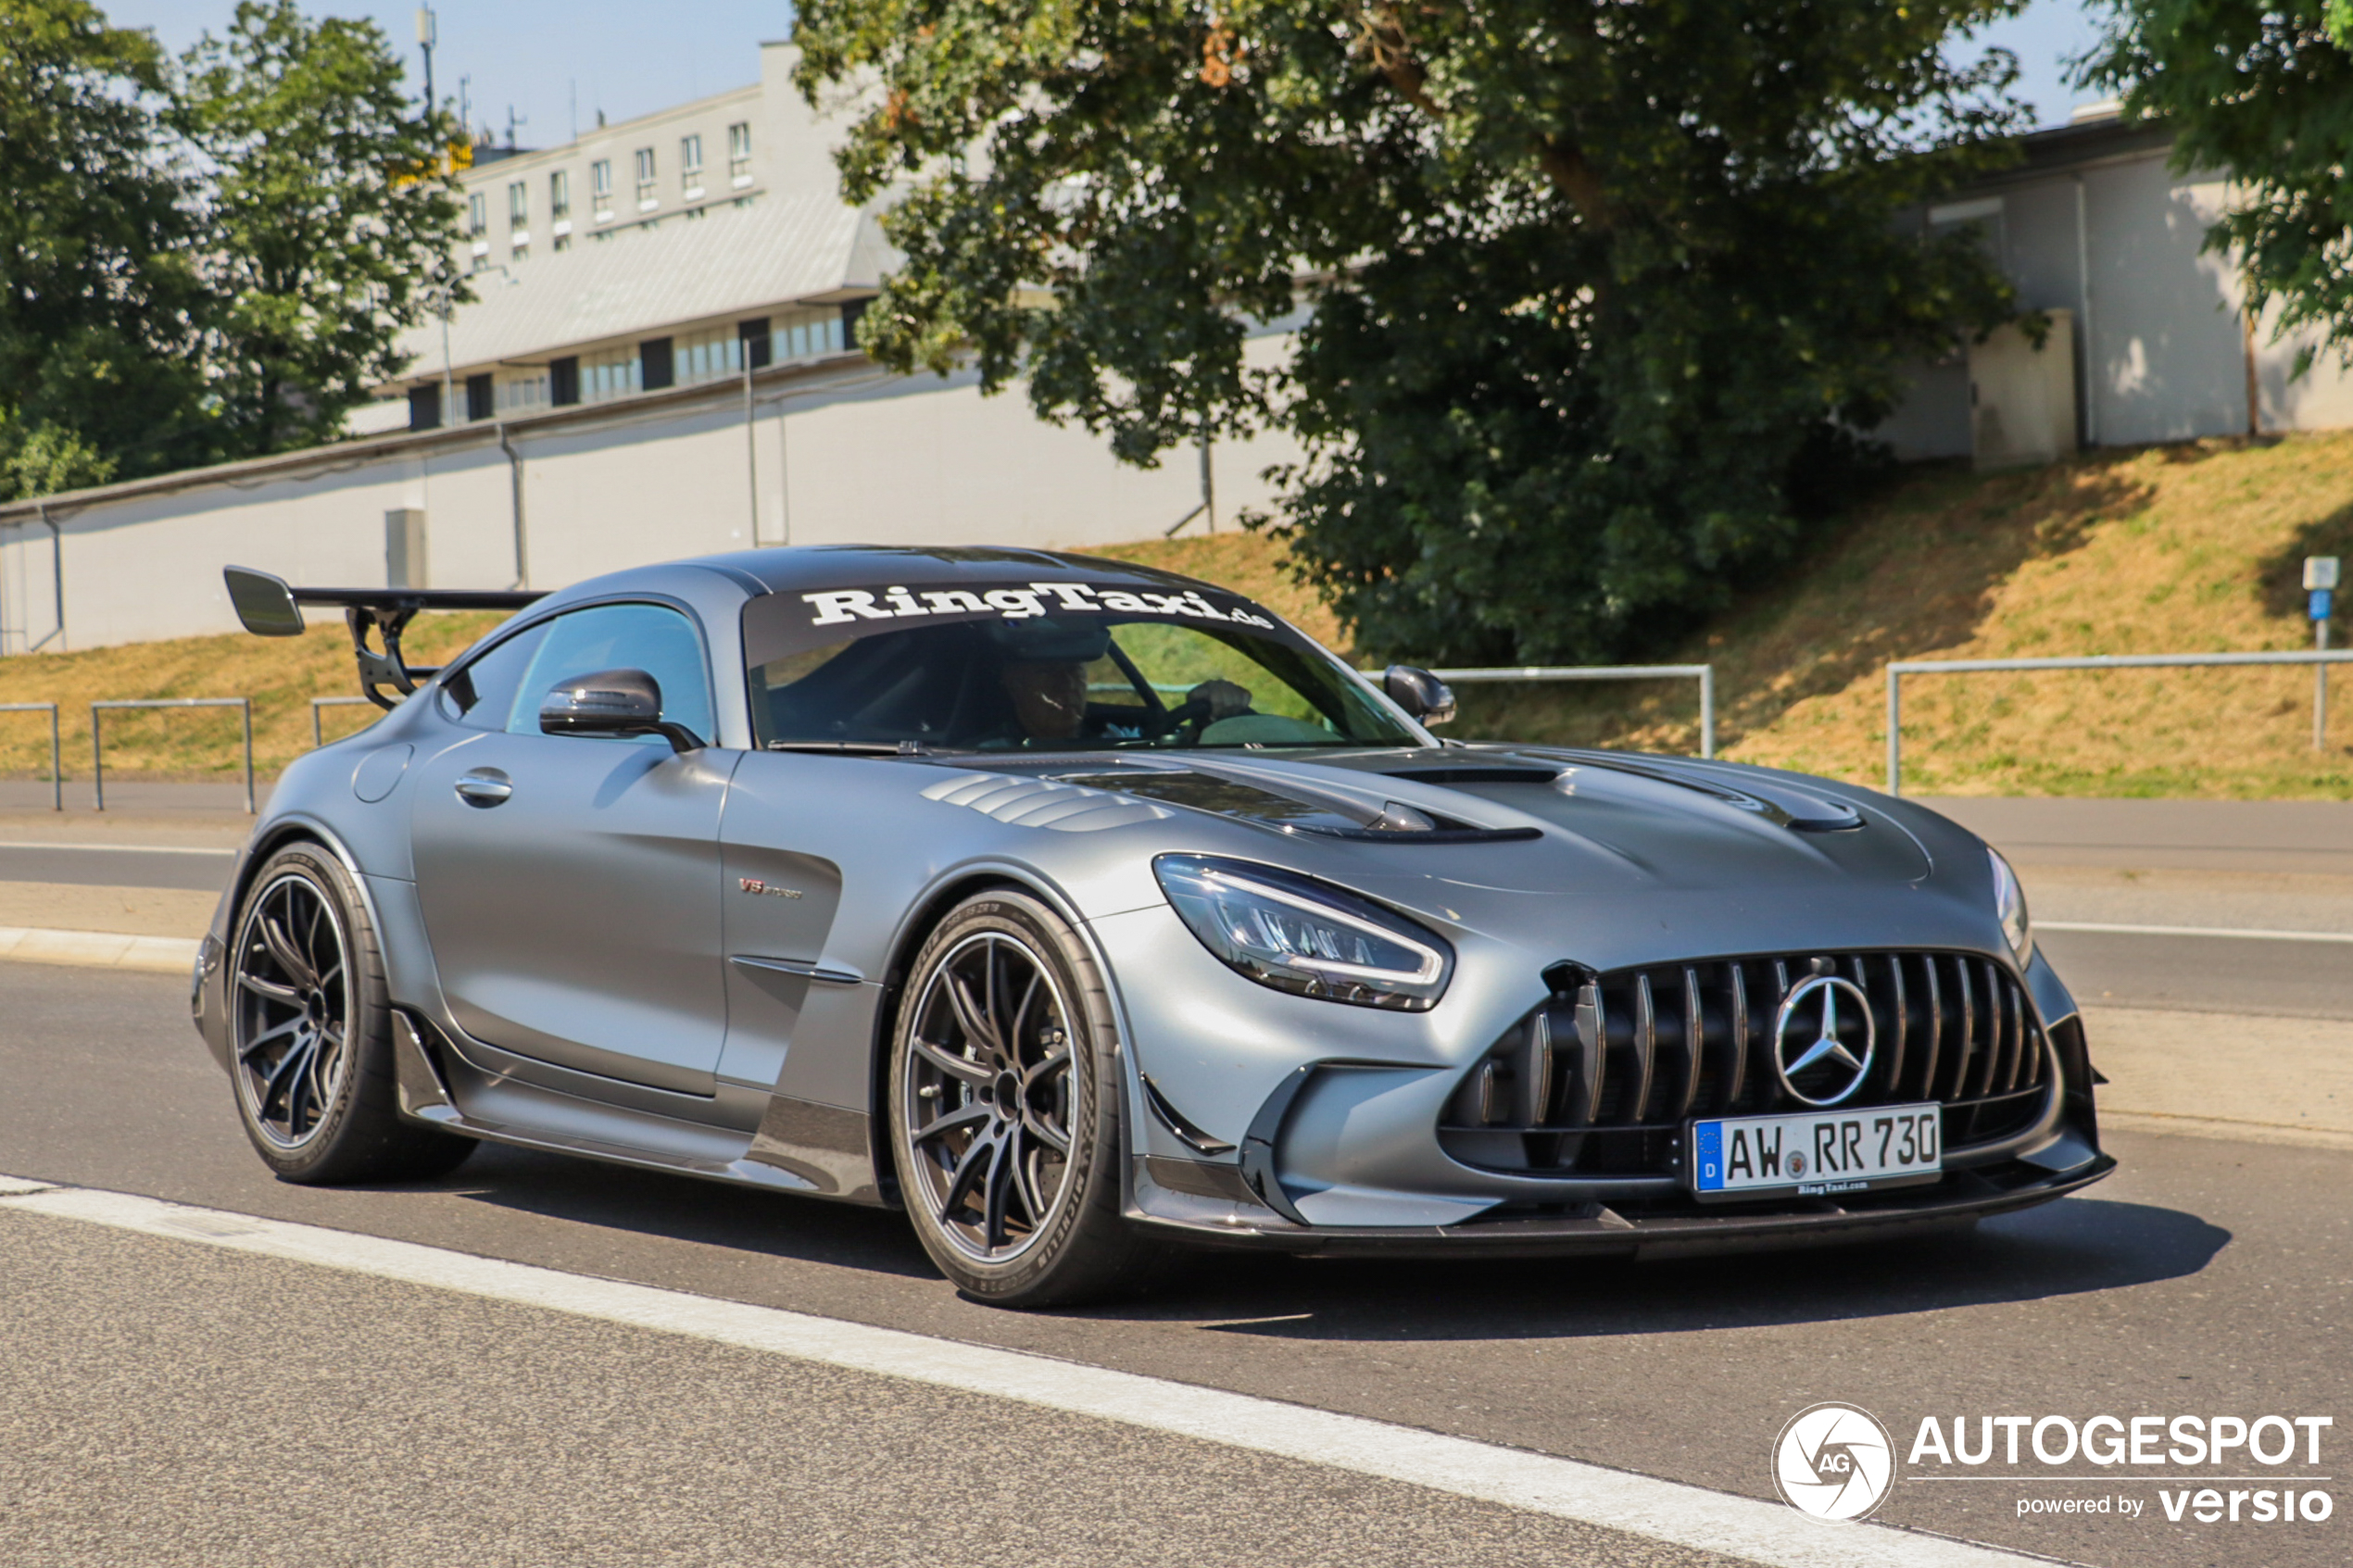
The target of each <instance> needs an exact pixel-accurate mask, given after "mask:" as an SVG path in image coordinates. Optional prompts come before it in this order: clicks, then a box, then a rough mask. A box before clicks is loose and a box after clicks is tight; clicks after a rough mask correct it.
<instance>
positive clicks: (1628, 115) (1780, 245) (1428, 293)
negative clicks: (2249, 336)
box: [796, 0, 2021, 661]
mask: <svg viewBox="0 0 2353 1568" xmlns="http://www.w3.org/2000/svg"><path fill="white" fill-rule="evenodd" d="M2014 9H2016V6H2015V4H2013V3H2012V0H1912V3H1911V4H1908V5H1901V6H1899V5H1894V4H1889V3H1887V0H1655V3H1653V4H1648V5H1642V6H1591V5H1584V4H1564V3H1562V0H1480V3H1473V0H1420V3H1417V4H1416V5H1412V6H1404V5H1398V4H1394V3H1382V0H1373V3H1354V4H1352V3H1347V0H1227V3H1226V4H1223V5H1218V6H1211V5H1204V4H1200V3H1193V0H803V3H802V4H801V6H800V7H799V19H798V22H797V24H796V38H797V40H798V41H799V44H801V46H802V49H803V51H804V53H803V55H802V58H801V61H800V64H799V84H800V86H801V88H802V90H803V91H804V93H806V94H808V95H809V96H810V97H811V98H812V101H813V102H824V101H827V100H829V99H839V100H842V101H845V102H847V103H848V104H849V106H850V107H851V112H852V114H853V117H854V128H853V130H852V132H851V133H850V135H849V142H848V144H847V146H846V148H845V149H844V151H843V153H842V155H841V167H842V169H843V174H844V182H845V188H846V192H847V194H849V196H850V197H851V198H852V199H853V200H859V201H864V200H868V199H872V198H874V197H875V196H876V195H878V194H885V193H888V194H890V195H891V196H892V198H893V200H894V206H893V207H892V210H891V212H890V214H889V216H888V219H887V227H888V232H889V233H890V236H891V238H892V239H893V241H894V242H895V243H896V244H897V245H899V246H900V249H901V250H902V251H903V252H904V254H905V262H904V265H903V267H902V268H901V269H900V270H899V271H898V273H897V274H896V275H895V276H894V277H893V279H892V280H891V282H890V283H889V286H888V288H887V291H886V292H885V294H884V295H883V297H882V298H881V299H880V300H878V301H877V302H876V303H875V307H872V308H870V309H869V310H868V311H867V313H866V315H865V317H864V318H863V320H862V324H861V330H860V337H861V341H862V344H863V345H865V346H866V347H867V349H868V350H869V351H870V352H872V353H873V354H875V356H876V357H877V358H879V359H881V360H882V361H883V362H884V363H886V364H889V365H892V366H894V367H897V368H900V369H912V368H915V367H918V366H925V367H929V368H933V369H944V368H946V367H947V366H949V365H950V364H952V363H956V362H959V361H961V360H963V359H965V358H969V359H970V360H972V361H974V362H976V364H977V366H978V370H979V372H980V375H981V378H982V381H983V384H984V385H985V386H986V387H988V388H989V389H992V390H994V389H997V388H1000V387H1002V386H1004V385H1006V384H1007V383H1010V382H1011V381H1013V379H1014V378H1015V377H1016V376H1020V377H1026V380H1027V383H1028V389H1029V395H1030V398H1031V401H1032V404H1033V406H1034V407H1035V408H1036V409H1037V410H1038V413H1040V414H1041V415H1043V416H1045V417H1048V418H1053V419H1076V420H1080V421H1082V422H1084V423H1085V424H1086V425H1087V426H1088V427H1089V428H1090V429H1093V430H1095V431H1098V432H1101V433H1105V434H1106V435H1107V436H1108V437H1109V439H1110V442H1111V444H1112V446H1113V448H1114V451H1115V452H1117V453H1118V454H1119V455H1120V456H1121V457H1123V458H1126V459H1128V460H1130V461H1137V462H1146V463H1149V462H1151V460H1152V459H1153V458H1154V457H1155V455H1156V454H1158V453H1160V452H1163V451H1165V450H1167V449H1168V448H1169V447H1171V446H1173V445H1177V444H1179V443H1183V442H1189V441H1191V440H1193V439H1196V438H1197V437H1198V436H1199V435H1201V434H1202V433H1204V432H1208V433H1229V432H1241V431H1247V430H1251V429H1253V428H1256V427H1258V426H1261V425H1263V424H1267V423H1273V424H1277V425H1280V426H1283V427H1286V428H1288V429H1290V431H1292V432H1294V433H1296V434H1297V435H1299V436H1300V437H1301V438H1302V440H1303V442H1304V443H1305V445H1306V447H1307V450H1308V453H1309V458H1308V460H1307V461H1306V462H1305V463H1304V464H1303V465H1302V466H1301V468H1300V469H1299V470H1297V471H1295V472H1293V473H1292V474H1290V476H1289V477H1290V488H1289V491H1288V499H1287V502H1286V512H1285V516H1284V519H1283V526H1284V527H1285V528H1286V529H1287V531H1288V533H1289V536H1290V546H1291V550H1292V554H1293V557H1294V558H1295V559H1296V560H1298V561H1299V562H1300V563H1302V569H1303V571H1305V573H1306V574H1307V575H1308V577H1309V578H1310V579H1311V580H1312V581H1314V582H1315V583H1317V584H1319V585H1320V586H1321V587H1322V588H1323V589H1324V591H1325V592H1326V593H1327V595H1328V596H1330V597H1331V598H1332V599H1333V601H1334V603H1335V605H1336V608H1338V609H1339V610H1340V613H1341V614H1342V615H1343V616H1345V617H1346V618H1348V619H1349V620H1350V621H1353V622H1354V624H1355V627H1356V630H1357V633H1358V636H1359V640H1360V642H1361V643H1363V644H1364V645H1365V646H1366V647H1367V648H1368V649H1371V650H1378V651H1381V652H1388V653H1400V654H1406V653H1410V654H1414V655H1418V656H1420V657H1423V658H1426V659H1431V660H1433V661H1436V660H1441V659H1442V660H1453V659H1464V660H1485V659H1603V658H1608V657H1611V656H1614V655H1617V654H1621V653H1623V652H1625V651H1628V650H1629V649H1630V648H1633V647H1635V646H1640V645H1642V644H1644V643H1655V642H1659V641H1663V640H1665V639H1667V637H1669V636H1671V635H1673V634H1675V633H1678V632H1680V630H1682V629H1684V627H1685V626H1686V625H1687V624H1688V622H1689V620H1690V616H1691V613H1692V612H1695V611H1705V610H1707V609H1710V608H1716V607H1717V606H1719V605H1721V604H1722V603H1724V602H1726V600H1727V598H1728V596H1729V595H1730V590H1731V587H1732V585H1733V584H1734V583H1736V582H1737V581H1738V580H1739V578H1740V577H1741V575H1742V574H1743V572H1744V571H1749V570H1751V569H1753V568H1755V567H1756V566H1757V565H1759V564H1760V563H1762V562H1765V561H1767V560H1769V559H1770V558H1773V557H1774V556H1775V555H1777V554H1778V553H1780V552H1781V551H1783V550H1785V549H1786V548H1787V547H1788V546H1789V545H1790V544H1791V543H1792V542H1793V540H1794V539H1795V537H1796V536H1797V535H1798V533H1799V532H1800V530H1801V527H1802V524H1801V523H1800V522H1799V521H1797V513H1798V511H1799V510H1800V509H1801V507H1800V503H1801V501H1802V499H1803V492H1804V490H1805V488H1806V483H1805V482H1806V478H1807V476H1808V475H1809V474H1819V473H1821V472H1824V471H1827V467H1828V466H1831V465H1826V464H1825V462H1824V461H1823V460H1824V459H1826V458H1833V457H1835V456H1836V455H1837V454H1839V453H1840V452H1842V451H1845V452H1852V451H1853V450H1854V448H1855V446H1856V440H1855V435H1854V433H1855V432H1857V431H1860V430H1865V429H1868V428H1869V426H1870V425H1871V424H1873V423H1874V422H1876V421H1877V420H1879V419H1881V417H1883V416H1884V415H1885V413H1886V412H1887V411H1888V410H1889V409H1891V408H1893V406H1894V403H1895V401H1896V399H1897V397H1898V395H1899V394H1900V391H1901V378H1902V367H1903V365H1904V364H1905V362H1906V360H1907V359H1908V358H1912V357H1915V356H1919V355H1922V354H1933V353H1937V352H1941V351H1943V350H1944V349H1945V348H1947V347H1949V346H1950V345H1951V344H1952V343H1953V341H1954V339H1955V335H1956V334H1957V332H1962V331H1966V330H1969V329H1975V328H1982V327H1985V326H1988V325H1991V324H1993V323H1994V322H1995V321H1997V320H2001V319H2003V318H2004V317H2005V316H2006V315H2007V314H2008V313H2009V309H2010V301H2009V297H2008V293H2007V289H2006V287H2005V286H2004V284H2003V283H2002V282H2000V280H1999V279H1998V278H1997V277H1996V276H1994V273H1993V271H1992V270H1991V268H1990V267H1989V266H1988V265H1987V264H1986V262H1985V261H1984V260H1983V258H1982V256H1981V255H1980V254H1979V253H1978V251H1977V250H1976V248H1975V247H1974V246H1973V245H1972V243H1971V241H1970V240H1969V238H1968V237H1967V236H1956V237H1952V238H1950V239H1947V240H1945V241H1943V242H1936V243H1931V242H1930V241H1929V240H1927V239H1925V238H1924V237H1923V236H1921V234H1920V233H1919V226H1918V224H1917V223H1914V224H1911V225H1908V226H1907V225H1905V224H1903V223H1900V222H1898V221H1897V219H1898V217H1899V214H1900V213H1901V211H1902V209H1904V208H1905V207H1906V205H1907V204H1910V203H1914V202H1917V201H1919V200H1921V199H1923V198H1924V197H1927V196H1930V195H1931V194H1936V193H1939V192H1941V191H1943V190H1944V189H1947V188H1949V187H1950V186H1952V185H1953V184H1955V183H1957V182H1960V181H1961V180H1963V179H1965V178H1967V177H1968V176H1969V175H1970V174H1972V173H1974V172H1976V171H1979V170H1982V169H1986V168H1988V167H1990V166H1992V165H1993V164H1994V163H1996V162H1998V161H2000V160H2002V159H2003V158H2005V157H2008V156H2011V153H2010V148H2009V144H2007V142H2006V141H2005V140H2004V138H2005V137H2006V135H2007V133H2008V132H2013V131H2015V130H2017V129H2019V128H2020V125H2021V113H2020V108H2019V107H2018V106H2017V105H2015V104H2014V103H2012V102H2011V101H2010V100H2009V99H2008V98H2007V96H2006V95H2005V93H2004V89H2005V88H2006V87H2007V83H2008V82H2009V80H2010V78H2011V76H2012V75H2013V74H2014V69H2015V68H2014V63H2013V62H2012V61H2011V60H2010V59H2009V58H2008V57H2007V56H2005V55H2002V54H2001V53H2000V52H1998V51H1995V52H1991V53H1989V54H1987V55H1986V56H1984V57H1982V58H1981V59H1979V60H1977V61H1976V62H1975V63H1973V64H1965V65H1954V64H1950V63H1948V62H1947V59H1946V56H1945V53H1944V51H1945V48H1946V45H1947V44H1948V42H1950V41H1951V40H1952V39H1953V38H1954V36H1955V34H1956V31H1957V30H1965V29H1967V28H1969V27H1970V26H1973V25H1976V24H1978V23H1981V22H1983V21H1986V20H1989V19H1993V18H1995V17H1997V16H2001V15H2004V14H2007V13H2008V12H2010V11H2012V10H2014ZM1302 305H1304V306H1306V307H1310V309H1309V311H1308V313H1307V314H1306V316H1305V318H1304V320H1303V323H1302V325H1301V326H1300V328H1299V332H1298V336H1297V339H1296V344H1295V352H1294V353H1293V354H1292V356H1291V357H1290V360H1289V362H1288V363H1285V364H1279V365H1276V364H1254V362H1253V360H1252V357H1251V356H1250V355H1249V354H1248V353H1247V352H1246V344H1247V340H1248V338H1249V336H1250V334H1251V332H1252V331H1253V330H1254V329H1253V324H1254V323H1257V324H1265V323H1275V322H1278V321H1282V320H1285V319H1286V318H1290V316H1291V313H1292V312H1293V311H1294V309H1295V308H1297V307H1300V306H1302Z"/></svg>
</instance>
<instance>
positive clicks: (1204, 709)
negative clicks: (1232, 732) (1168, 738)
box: [1161, 696, 1217, 746]
mask: <svg viewBox="0 0 2353 1568" xmlns="http://www.w3.org/2000/svg"><path fill="white" fill-rule="evenodd" d="M1162 718H1163V719H1164V721H1165V722H1166V728H1165V729H1164V730H1163V731H1162V732H1161V733H1162V734H1169V733H1171V732H1173V733H1175V734H1176V743H1175V744H1176V745H1177V746H1199V745H1200V744H1201V737H1202V731H1204V730H1206V729H1208V728H1209V726H1210V725H1211V724H1213V723H1214V722H1216V720H1217V709H1216V706H1215V705H1214V704H1213V703H1212V702H1211V701H1210V700H1209V699H1208V698H1207V697H1205V696H1197V697H1192V698H1189V700H1187V701H1184V702H1180V703H1178V704H1177V705H1176V707H1174V708H1172V709H1168V710H1167V712H1165V713H1164V714H1163V715H1162Z"/></svg>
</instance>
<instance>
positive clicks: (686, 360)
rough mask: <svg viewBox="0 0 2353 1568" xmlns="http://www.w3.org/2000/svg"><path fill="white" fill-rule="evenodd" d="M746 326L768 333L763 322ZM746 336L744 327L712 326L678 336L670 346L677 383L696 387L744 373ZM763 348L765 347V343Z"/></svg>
mask: <svg viewBox="0 0 2353 1568" xmlns="http://www.w3.org/2000/svg"><path fill="white" fill-rule="evenodd" d="M745 325H752V326H757V327H759V328H760V329H761V332H763V333H764V332H766V330H767V323H766V322H764V321H761V322H750V323H745ZM745 337H746V334H745V332H744V331H743V328H742V327H741V326H736V327H711V328H709V329H706V330H705V331H702V332H682V333H681V334H679V336H678V337H676V338H675V339H673V341H672V347H671V360H672V365H673V370H675V371H676V374H677V384H679V385H680V386H693V385H695V384H696V383H699V382H707V381H717V380H719V379H720V378H722V377H724V376H734V375H740V374H742V373H743V368H744V358H743V355H744V342H745ZM762 346H765V345H764V343H763V345H762ZM761 362H762V363H765V361H764V360H763V361H761Z"/></svg>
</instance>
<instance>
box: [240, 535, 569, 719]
mask: <svg viewBox="0 0 2353 1568" xmlns="http://www.w3.org/2000/svg"><path fill="white" fill-rule="evenodd" d="M220 576H221V580H222V581H223V582H224V583H227V584H228V588H229V602H230V604H231V605H233V607H235V608H236V611H237V620H238V621H239V622H240V623H241V624H242V625H243V626H244V627H245V630H246V631H248V632H251V633H253V634H254V635H255V636H257V637H298V636H300V635H301V634H302V633H303V630H304V622H303V619H302V607H303V606H304V605H331V606H333V607H335V608H339V609H341V610H342V611H343V618H344V623H345V624H346V626H348V627H349V628H350V629H351V649H352V653H353V655H354V656H355V658H356V659H358V661H359V690H360V691H361V693H362V694H364V695H365V696H367V698H368V700H369V701H371V702H372V703H374V704H375V705H376V706H377V707H379V708H384V709H390V708H393V707H394V706H396V704H398V702H399V701H400V699H401V698H402V697H404V696H409V694H410V693H412V692H414V691H415V690H416V689H417V683H418V682H420V681H426V680H431V679H432V678H433V677H434V674H435V673H437V670H438V667H436V666H433V665H416V664H410V663H409V662H408V661H407V660H406V659H403V658H402V657H401V653H400V637H401V633H404V632H406V631H407V630H408V629H409V621H412V620H414V619H415V618H416V616H417V615H418V613H419V612H420V611H422V610H428V609H507V610H514V609H521V608H523V607H524V606H525V605H528V604H533V603H535V602H536V601H538V600H539V599H542V598H545V597H546V595H545V594H544V593H540V592H535V591H530V590H525V589H520V588H504V589H493V588H484V589H477V588H297V587H295V586H294V585H293V584H291V583H287V582H286V580H285V579H283V578H282V577H273V576H271V574H270V573H269V572H266V571H254V570H253V569H252V568H250V567H243V566H231V567H224V568H222V569H221V572H220Z"/></svg>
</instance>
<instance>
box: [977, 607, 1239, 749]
mask: <svg viewBox="0 0 2353 1568" xmlns="http://www.w3.org/2000/svg"><path fill="white" fill-rule="evenodd" d="M992 633H993V635H994V638H995V640H996V641H997V642H998V643H999V645H1000V646H1002V647H1003V648H1004V650H1005V653H1004V661H1003V662H1002V663H1001V664H1000V665H999V667H998V671H997V682H998V685H999V686H1000V688H1001V689H1002V690H1003V692H1004V694H1005V696H1006V699H1007V700H1008V701H1009V702H1011V703H1012V705H1013V720H1014V722H1016V723H1017V724H1019V725H1020V727H1021V731H1022V734H1024V735H1025V736H1026V737H1027V738H1029V739H1031V740H1041V741H1058V740H1074V739H1076V738H1078V736H1079V735H1080V734H1082V733H1083V732H1084V730H1085V728H1086V724H1087V685H1088V683H1087V667H1088V665H1090V664H1093V663H1094V662H1095V661H1096V660H1097V659H1101V658H1103V657H1104V655H1105V654H1106V653H1107V652H1108V651H1109V649H1110V646H1111V632H1110V629H1109V628H1108V627H1104V626H1101V625H1092V626H1088V625H1080V626H1072V625H1070V624H1068V623H1067V622H1058V621H1052V620H1051V619H1040V620H1038V621H1015V622H1010V623H1007V624H1004V625H1001V626H999V627H995V628H992ZM1250 700H1251V699H1250V692H1249V690H1248V689H1247V688H1246V687H1243V686H1239V685H1237V684H1234V683H1233V682H1231V681H1224V680H1208V681H1203V682H1202V683H1201V684H1199V685H1197V686H1195V687H1193V688H1192V690H1190V691H1189V692H1188V693H1186V694H1185V702H1184V704H1183V707H1184V708H1187V709H1191V710H1192V711H1193V712H1194V713H1195V714H1199V715H1201V718H1200V719H1199V722H1200V723H1202V724H1203V725H1207V724H1211V723H1214V722H1216V721H1218V720H1220V719H1230V718H1233V717H1235V716H1237V715H1239V714H1243V713H1247V712H1249V711H1250Z"/></svg>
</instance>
